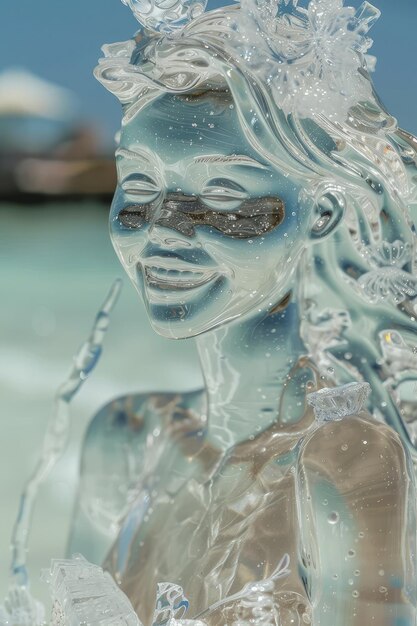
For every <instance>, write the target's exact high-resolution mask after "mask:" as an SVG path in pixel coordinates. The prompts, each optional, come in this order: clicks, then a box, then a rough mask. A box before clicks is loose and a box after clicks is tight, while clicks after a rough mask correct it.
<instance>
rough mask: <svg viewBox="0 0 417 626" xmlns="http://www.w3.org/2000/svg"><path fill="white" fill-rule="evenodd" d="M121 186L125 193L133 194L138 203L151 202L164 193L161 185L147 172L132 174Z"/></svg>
mask: <svg viewBox="0 0 417 626" xmlns="http://www.w3.org/2000/svg"><path fill="white" fill-rule="evenodd" d="M121 187H122V189H123V191H124V193H126V194H128V195H129V196H133V198H134V200H135V202H136V203H139V204H150V203H152V202H154V201H155V200H156V199H157V198H158V197H159V196H160V195H161V193H162V190H161V189H160V187H159V186H158V185H157V184H156V183H155V181H153V180H152V178H150V177H149V176H147V175H146V174H132V175H130V176H129V177H128V178H126V179H125V180H124V181H123V182H122V184H121Z"/></svg>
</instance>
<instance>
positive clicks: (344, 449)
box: [341, 443, 349, 452]
mask: <svg viewBox="0 0 417 626" xmlns="http://www.w3.org/2000/svg"><path fill="white" fill-rule="evenodd" d="M341 448H342V450H343V452H346V450H349V446H348V444H347V443H344V444H343V445H342V446H341Z"/></svg>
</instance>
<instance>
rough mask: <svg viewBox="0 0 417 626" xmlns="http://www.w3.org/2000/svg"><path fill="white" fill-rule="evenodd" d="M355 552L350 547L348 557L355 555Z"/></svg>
mask: <svg viewBox="0 0 417 626" xmlns="http://www.w3.org/2000/svg"><path fill="white" fill-rule="evenodd" d="M355 554H356V552H355V550H352V549H351V550H349V551H348V557H350V558H353V557H354V556H355Z"/></svg>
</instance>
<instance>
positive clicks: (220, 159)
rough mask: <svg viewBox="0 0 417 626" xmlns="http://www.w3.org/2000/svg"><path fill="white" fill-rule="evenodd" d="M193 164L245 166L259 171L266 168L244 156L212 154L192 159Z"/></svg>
mask: <svg viewBox="0 0 417 626" xmlns="http://www.w3.org/2000/svg"><path fill="white" fill-rule="evenodd" d="M193 161H194V163H227V164H228V165H246V166H249V167H257V168H259V169H263V170H264V169H266V166H265V165H263V164H262V163H259V161H255V159H252V158H251V157H248V156H245V155H243V154H231V155H222V154H213V155H210V154H208V155H206V156H199V157H194V159H193Z"/></svg>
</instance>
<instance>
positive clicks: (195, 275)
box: [143, 265, 218, 291]
mask: <svg viewBox="0 0 417 626" xmlns="http://www.w3.org/2000/svg"><path fill="white" fill-rule="evenodd" d="M143 269H144V274H145V280H146V283H147V285H148V286H149V287H153V288H155V289H165V290H170V291H184V290H190V289H196V288H197V287H201V286H202V285H206V284H207V283H209V282H210V281H211V280H213V279H214V278H215V277H216V276H217V275H218V274H217V272H213V270H205V271H198V272H192V271H189V270H176V269H175V270H174V269H167V268H162V267H158V266H156V265H146V266H144V268H143Z"/></svg>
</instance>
